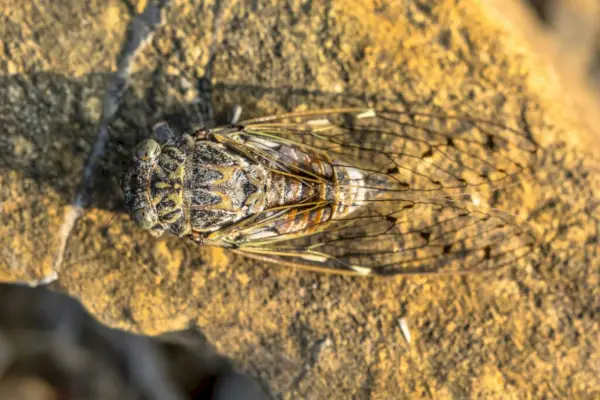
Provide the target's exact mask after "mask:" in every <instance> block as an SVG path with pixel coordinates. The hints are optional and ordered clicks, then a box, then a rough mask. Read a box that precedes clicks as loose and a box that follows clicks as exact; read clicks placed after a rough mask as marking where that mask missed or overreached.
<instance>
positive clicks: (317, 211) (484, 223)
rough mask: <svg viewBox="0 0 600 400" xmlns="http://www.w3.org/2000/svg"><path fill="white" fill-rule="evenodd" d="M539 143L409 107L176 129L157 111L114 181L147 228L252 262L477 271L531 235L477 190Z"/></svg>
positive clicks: (520, 252)
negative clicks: (149, 131)
mask: <svg viewBox="0 0 600 400" xmlns="http://www.w3.org/2000/svg"><path fill="white" fill-rule="evenodd" d="M539 150H540V149H539V146H538V145H537V144H536V142H535V141H534V140H533V138H532V137H531V136H530V135H529V134H527V133H525V132H521V131H519V130H515V129H510V128H507V127H504V126H501V125H498V124H494V123H491V122H486V121H481V120H474V119H469V118H459V117H454V116H449V115H432V114H426V113H417V112H413V111H411V112H403V111H375V110H372V109H334V110H318V111H310V112H300V113H291V114H284V115H279V116H271V117H264V118H258V119H253V120H248V121H244V122H241V123H239V124H235V125H231V126H226V127H220V128H216V129H201V130H197V131H195V132H192V133H190V134H184V135H181V136H175V135H174V134H173V133H172V131H171V130H170V128H169V127H168V126H167V125H166V124H165V123H160V124H158V125H156V126H155V127H154V138H152V139H147V140H145V141H143V142H141V143H140V144H139V145H138V147H137V148H136V150H135V154H134V159H133V163H132V166H131V167H130V169H129V170H128V171H127V172H126V174H125V176H124V178H123V181H122V187H123V192H124V194H125V206H126V208H127V210H128V211H129V212H130V214H131V215H132V216H133V219H134V220H135V221H136V223H137V224H138V225H139V226H140V227H141V228H143V229H148V230H149V231H150V232H151V233H152V234H154V235H155V236H160V235H161V234H162V233H163V232H165V231H167V232H169V233H171V234H174V235H177V236H179V237H185V238H190V239H192V240H193V241H195V242H197V243H199V244H202V245H209V246H219V247H225V248H229V249H231V250H232V251H234V252H237V253H240V254H243V255H245V256H246V257H250V258H254V259H257V260H262V261H267V262H274V263H278V264H281V265H288V266H293V267H298V268H303V269H309V270H317V271H322V272H334V273H341V274H354V275H370V274H374V275H393V274H415V273H420V274H422V273H454V272H469V271H485V270H491V269H496V268H499V267H502V266H505V265H508V264H512V263H515V262H516V261H518V260H520V259H522V258H524V257H527V256H528V255H529V254H530V253H531V251H532V246H533V244H534V243H535V241H536V238H535V235H534V234H533V232H532V231H531V229H529V228H528V226H527V225H526V224H524V223H522V222H520V221H517V219H516V218H515V217H513V216H512V215H510V214H508V213H503V212H500V211H496V210H492V209H489V208H483V207H479V206H477V203H478V201H476V200H477V198H478V197H476V196H477V192H479V191H482V190H487V191H488V192H489V191H490V190H495V189H497V188H499V187H506V186H509V185H510V184H512V183H514V182H518V180H519V179H523V178H524V177H525V176H527V174H528V171H529V167H530V166H532V165H533V164H534V162H535V160H536V157H537V156H538V152H539ZM469 193H472V194H471V195H469ZM465 199H466V200H465Z"/></svg>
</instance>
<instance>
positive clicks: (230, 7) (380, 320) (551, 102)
mask: <svg viewBox="0 0 600 400" xmlns="http://www.w3.org/2000/svg"><path fill="white" fill-rule="evenodd" d="M100 3H101V2H98V4H96V3H93V2H92V3H87V4H86V5H85V6H83V5H82V4H83V3H80V2H75V1H61V2H42V1H37V2H34V3H32V4H33V5H31V6H27V8H26V7H24V6H22V5H21V3H20V2H17V3H16V4H19V6H17V7H5V9H4V10H3V11H2V12H3V13H4V14H2V16H1V17H2V23H0V26H1V27H2V28H0V29H1V30H0V37H2V38H3V40H4V46H3V47H0V49H1V50H0V51H2V52H3V53H1V54H0V63H2V64H0V68H6V71H7V72H8V73H5V74H3V76H2V77H0V79H1V84H2V86H1V87H0V93H7V95H6V97H4V95H3V97H2V101H1V103H0V107H2V112H1V113H0V118H1V119H2V120H1V124H0V126H1V127H2V128H1V129H2V130H3V131H5V132H6V133H5V134H2V135H1V136H0V145H1V146H2V147H1V151H2V154H3V159H2V160H3V161H2V165H1V168H2V173H1V174H0V193H1V194H0V201H1V202H2V203H1V206H2V224H1V226H2V228H0V229H2V232H0V233H1V235H0V248H1V250H0V251H1V252H2V253H1V254H2V257H0V270H1V271H2V274H3V276H4V277H5V278H6V279H20V280H32V279H40V278H42V277H44V276H46V275H48V274H49V273H50V272H51V270H52V266H53V264H54V263H55V260H56V257H57V256H56V254H55V244H56V240H57V235H58V233H59V230H60V227H61V224H62V221H63V216H64V215H65V213H66V212H67V209H68V204H70V202H71V201H72V199H73V197H74V195H75V192H76V190H77V189H76V186H77V184H78V176H80V173H81V169H82V166H83V165H84V162H85V157H86V154H87V151H88V150H89V148H90V145H91V142H92V141H93V140H94V124H95V123H96V122H97V121H98V112H99V111H98V110H99V107H100V101H101V96H102V94H103V85H105V83H106V78H107V73H109V72H110V71H111V68H114V66H113V63H114V60H115V58H116V55H117V52H118V49H119V45H120V42H121V40H122V36H123V32H124V28H125V26H126V24H127V22H128V21H129V19H130V18H131V17H132V15H133V13H135V12H136V10H137V11H139V10H141V9H142V8H143V4H136V5H131V6H128V3H127V2H117V1H112V2H107V3H104V2H103V3H102V4H100ZM424 3H425V2H413V1H406V2H398V1H395V0H393V1H392V0H390V1H364V0H351V1H348V0H346V1H341V0H340V1H318V2H317V1H288V2H283V3H282V2H269V1H253V2H218V1H217V2H212V1H205V2H201V3H199V4H198V3H196V2H188V1H176V2H174V4H173V5H172V7H171V9H170V11H169V14H168V25H166V26H164V27H163V28H161V29H159V31H158V32H157V34H156V36H155V38H154V40H153V42H152V43H151V44H150V46H148V48H146V50H145V51H144V52H143V54H142V55H141V56H140V58H139V60H138V62H137V63H136V65H135V74H134V82H133V85H132V87H131V89H130V90H129V91H128V93H127V94H126V96H125V101H124V104H123V109H122V111H121V113H120V115H119V118H118V119H117V120H116V121H115V122H114V124H112V125H111V135H112V140H111V143H110V145H109V147H108V148H107V152H106V154H105V155H104V156H103V159H102V162H101V168H100V169H99V170H98V171H97V174H98V178H99V179H98V182H97V185H96V187H95V191H94V197H93V200H92V204H91V205H90V207H88V208H87V210H86V212H85V214H84V216H83V217H82V218H81V219H79V220H78V221H77V223H76V226H75V229H74V231H73V232H72V233H71V235H70V237H69V240H68V243H67V248H66V253H65V257H64V261H63V262H62V263H61V265H60V270H59V271H58V274H59V283H60V285H61V287H62V288H64V290H66V291H67V292H68V293H70V294H72V295H74V296H76V297H78V298H79V299H81V301H82V303H83V304H84V305H85V306H86V307H87V308H88V309H89V310H90V312H92V313H93V314H94V315H95V316H96V317H98V318H99V319H100V320H102V321H103V322H104V323H106V324H109V325H111V326H114V327H120V328H124V329H128V330H131V331H134V332H144V333H148V334H158V333H162V332H165V331H171V330H178V329H183V328H185V327H187V326H189V324H190V323H192V324H197V325H198V326H200V327H201V328H202V330H203V331H204V333H205V334H206V335H207V337H208V339H209V340H210V341H211V342H213V343H215V345H216V346H217V348H218V349H219V351H221V352H223V353H225V354H226V355H228V356H230V357H232V358H234V359H236V360H238V361H239V362H241V363H242V365H243V366H244V367H246V368H248V369H250V370H251V371H253V372H255V373H256V374H258V375H260V376H261V377H262V378H264V379H265V380H266V381H267V382H268V383H269V385H270V386H271V387H272V388H273V390H274V392H275V394H277V395H281V396H282V397H286V398H350V397H354V398H369V397H372V398H390V397H391V396H394V397H406V396H408V395H411V396H414V397H422V396H431V397H435V398H465V397H472V398H482V397H488V398H507V397H509V398H522V397H526V396H528V395H529V396H532V397H542V396H547V397H553V398H556V397H571V398H582V397H583V398H594V397H597V396H599V395H600V391H599V388H600V378H599V376H600V353H599V352H598V345H599V341H600V324H599V323H598V313H599V312H600V286H599V279H600V271H599V269H598V265H599V262H600V255H599V254H598V248H599V246H598V241H599V239H598V229H599V225H598V218H599V217H600V214H599V212H598V209H597V205H598V201H599V200H600V194H599V192H598V190H599V189H600V182H599V180H598V178H599V177H600V175H599V173H598V171H597V169H596V168H595V165H597V163H598V161H599V158H598V156H597V155H595V154H593V153H592V150H594V146H597V139H596V136H595V135H594V133H592V132H591V131H590V130H587V129H586V128H585V127H584V125H583V124H581V123H577V121H576V118H575V117H574V115H573V113H572V110H571V108H570V104H569V102H568V100H565V99H564V98H562V97H561V93H562V88H561V86H560V84H559V82H558V80H557V79H555V78H554V77H553V75H552V73H551V71H550V68H549V67H548V66H546V65H545V64H544V63H543V62H541V61H540V59H539V58H537V57H535V56H534V55H532V52H531V49H530V48H529V47H530V45H529V42H527V41H525V40H524V39H523V38H522V37H521V36H520V35H517V34H516V32H514V30H513V28H511V27H509V26H502V25H501V20H498V19H497V14H495V12H494V11H493V10H492V9H491V8H486V7H483V6H481V5H479V3H478V2H474V1H446V2H430V4H424ZM438 3H439V4H438ZM434 4H435V5H434ZM55 37H56V38H59V43H61V45H59V46H55V45H54V44H53V43H54V42H53V40H54V38H55ZM51 39H52V40H51ZM207 81H209V82H211V83H212V87H208V86H209V85H206V82H207ZM5 87H6V88H12V87H14V89H10V90H8V89H7V90H4V88H5ZM206 89H210V90H206ZM9 93H14V94H12V95H9ZM10 96H12V99H11V97H10ZM197 99H198V100H199V101H198V102H197V104H196V107H192V106H190V104H191V103H192V102H193V101H194V100H197ZM394 102H399V103H402V104H411V103H419V104H423V105H430V106H431V107H441V108H443V109H446V110H454V111H457V112H468V113H469V114H472V115H476V116H478V117H480V118H486V119H494V120H496V121H498V122H499V123H503V124H507V125H509V126H514V127H519V128H521V129H530V131H531V132H532V134H533V135H534V136H535V137H536V138H537V139H538V140H539V141H540V143H542V144H543V145H544V146H546V147H548V149H549V153H548V156H547V157H545V158H544V159H542V160H540V165H539V167H538V168H537V169H536V171H535V172H536V175H535V177H534V178H533V179H531V180H528V181H526V182H523V183H522V184H521V185H519V186H518V187H512V188H510V190H507V191H506V192H502V193H501V195H500V197H501V199H500V200H499V201H498V204H500V205H501V206H502V208H503V209H506V210H507V211H510V212H513V213H515V214H517V215H519V216H520V217H523V218H527V219H528V220H529V222H530V223H531V224H532V225H533V226H535V227H536V228H537V229H538V230H539V232H540V236H541V237H542V238H543V244H541V245H540V246H539V248H538V251H537V253H536V257H535V258H534V259H533V260H532V261H531V262H526V263H521V264H519V265H515V266H514V267H512V268H507V269H506V270H505V271H502V272H499V273H496V274H491V275H486V276H467V277H450V278H443V279H433V278H427V279H425V278H412V279H395V280H364V279H349V278H344V277H332V276H322V275H318V274H313V273H308V272H300V271H294V270H286V269H283V268H278V267H276V266H266V265H258V264H257V263H255V262H250V261H248V260H244V259H241V258H239V257H234V256H232V255H231V254H228V253H227V252H225V251H222V250H214V249H198V248H197V247H194V246H192V245H190V244H187V243H182V242H178V241H177V240H175V239H173V238H161V239H159V240H156V239H152V238H151V237H149V236H148V235H145V234H144V233H143V232H141V231H140V230H139V229H137V228H136V227H135V226H134V224H133V223H132V222H131V221H130V219H129V217H128V216H126V215H123V214H122V213H121V212H120V211H121V209H120V201H121V198H120V196H121V195H120V190H119V188H118V184H117V182H118V178H119V176H120V174H121V173H122V171H123V167H122V164H123V162H124V161H125V159H126V158H125V157H124V156H123V155H122V149H124V148H129V147H132V146H133V145H134V144H135V143H136V142H137V141H139V140H140V139H141V138H143V137H145V135H147V134H148V128H149V127H150V126H151V124H152V123H153V122H155V121H157V120H159V119H162V118H170V119H171V120H173V121H175V122H178V123H179V124H181V126H182V127H184V126H185V124H184V122H183V121H184V119H183V117H185V116H186V115H187V116H189V117H196V116H197V115H198V113H200V114H204V115H205V118H206V114H205V112H206V111H207V109H208V108H209V107H207V105H208V104H211V105H212V108H213V109H214V110H215V117H216V119H217V121H220V122H223V121H225V120H226V115H227V113H228V110H230V109H231V107H232V106H233V105H234V104H240V105H242V106H243V107H244V117H252V116H259V115H263V114H271V113H274V112H277V111H282V110H292V109H298V108H316V107H324V106H335V105H340V104H353V105H364V104H371V105H374V104H378V105H382V104H383V105H389V104H391V103H394ZM5 154H6V157H4V155H5ZM115 213H117V215H116V216H115V217H114V218H113V215H114V214H115ZM111 218H112V220H111ZM109 221H110V223H109ZM400 318H404V319H405V320H406V321H407V324H408V327H409V329H410V331H411V335H412V341H411V342H410V344H408V343H406V341H405V340H404V338H403V336H402V333H401V330H400V328H399V319H400Z"/></svg>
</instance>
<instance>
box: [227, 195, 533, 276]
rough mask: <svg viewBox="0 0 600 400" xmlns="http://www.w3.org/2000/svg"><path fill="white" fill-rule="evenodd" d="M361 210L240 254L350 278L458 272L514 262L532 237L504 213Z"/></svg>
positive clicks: (415, 206)
mask: <svg viewBox="0 0 600 400" xmlns="http://www.w3.org/2000/svg"><path fill="white" fill-rule="evenodd" d="M378 208H379V207H373V206H371V205H370V206H367V207H364V208H363V209H362V210H360V211H359V212H357V213H356V214H354V215H352V216H350V217H348V218H346V219H344V220H338V221H336V222H335V223H334V224H332V225H331V226H328V227H327V229H325V230H323V231H319V232H317V233H315V234H313V235H307V236H298V237H290V238H287V239H286V240H279V241H276V242H255V243H253V242H250V243H246V244H244V245H242V246H240V247H239V248H238V250H237V251H238V252H239V253H242V254H245V255H247V256H248V257H250V258H255V259H261V260H265V261H267V260H270V261H272V262H277V263H280V264H282V265H291V266H294V267H297V268H303V269H308V270H318V271H324V272H332V273H342V274H353V275H414V274H456V273H459V274H462V273H471V272H486V271H493V270H497V269H499V268H502V267H504V266H507V265H511V264H515V263H517V262H518V261H520V260H522V259H524V258H526V257H528V256H530V255H532V254H533V252H534V251H535V246H534V245H535V243H536V241H537V237H536V234H535V232H534V231H533V230H532V229H531V228H530V227H529V226H528V225H527V224H525V223H523V222H522V221H518V220H517V219H516V218H515V217H513V216H512V215H510V214H507V213H503V212H500V211H497V210H485V209H483V208H480V207H474V206H469V205H465V204H460V203H458V202H456V201H452V200H446V201H436V202H416V203H412V202H406V203H404V204H403V205H401V206H398V207H396V208H395V209H393V210H391V211H388V212H382V211H381V210H380V209H378Z"/></svg>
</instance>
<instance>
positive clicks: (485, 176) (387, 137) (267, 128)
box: [241, 109, 541, 199]
mask: <svg viewBox="0 0 600 400" xmlns="http://www.w3.org/2000/svg"><path fill="white" fill-rule="evenodd" d="M241 125H242V126H244V135H245V136H246V144H247V145H248V146H249V147H250V148H256V149H261V148H264V147H265V144H264V143H270V144H271V151H270V154H274V153H276V152H277V153H278V163H279V165H285V161H286V160H290V161H292V159H291V157H290V156H288V155H287V153H288V152H289V150H287V149H286V147H295V148H302V149H306V151H307V152H310V153H311V154H312V153H317V158H318V159H323V160H322V161H327V160H329V159H333V160H334V162H337V163H348V164H349V165H352V166H355V167H359V168H362V169H363V170H365V171H368V172H369V173H370V174H371V175H373V176H375V175H379V177H378V179H377V180H378V181H380V182H382V183H380V184H379V186H378V187H381V188H382V189H387V190H390V189H397V190H400V191H401V192H402V194H403V198H406V197H407V196H410V195H412V196H413V198H414V199H418V198H424V197H435V196H440V195H442V196H449V195H461V194H464V193H468V192H473V191H477V190H489V189H497V188H505V187H508V186H510V185H512V184H514V183H515V182H518V181H520V180H523V179H528V177H530V176H531V167H532V166H534V165H535V163H536V161H537V158H538V156H539V152H540V151H541V148H540V146H539V145H538V144H537V143H536V141H535V140H534V139H533V138H532V137H531V135H530V134H529V133H528V132H527V131H526V130H519V129H517V128H515V127H507V126H504V125H501V124H499V123H495V122H491V121H485V120H481V119H476V118H470V117H465V116H455V115H449V114H431V113H426V112H419V111H416V110H411V111H410V112H405V111H389V110H372V109H334V110H321V111H311V112H304V113H290V114H284V115H280V116H272V117H264V118H258V119H254V120H248V121H244V122H242V123H241ZM274 143H276V144H280V145H281V146H282V147H280V148H277V147H274V145H273V144H274ZM257 151H258V150H257ZM319 155H320V156H319ZM270 157H271V158H273V156H270ZM382 177H383V178H382Z"/></svg>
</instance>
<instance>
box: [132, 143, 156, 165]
mask: <svg viewBox="0 0 600 400" xmlns="http://www.w3.org/2000/svg"><path fill="white" fill-rule="evenodd" d="M159 154H160V145H159V144H158V143H156V141H154V140H152V139H146V140H144V141H143V142H141V143H140V144H138V145H137V147H136V148H135V156H136V157H137V158H138V159H140V160H142V161H148V160H152V159H154V158H156V157H158V155H159Z"/></svg>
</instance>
